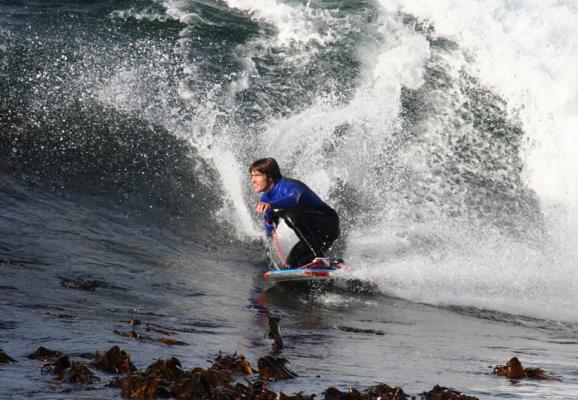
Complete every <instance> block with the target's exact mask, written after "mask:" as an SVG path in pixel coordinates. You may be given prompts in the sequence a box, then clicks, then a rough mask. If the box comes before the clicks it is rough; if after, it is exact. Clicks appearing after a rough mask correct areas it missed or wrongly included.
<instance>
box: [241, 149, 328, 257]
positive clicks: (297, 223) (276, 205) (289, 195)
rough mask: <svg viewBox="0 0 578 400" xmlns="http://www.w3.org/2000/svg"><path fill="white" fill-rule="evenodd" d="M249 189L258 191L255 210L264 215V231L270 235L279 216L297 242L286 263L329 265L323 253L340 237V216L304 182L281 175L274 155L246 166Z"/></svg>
mask: <svg viewBox="0 0 578 400" xmlns="http://www.w3.org/2000/svg"><path fill="white" fill-rule="evenodd" d="M249 173H250V174H251V188H252V189H253V191H254V192H255V193H261V198H260V200H259V201H258V202H257V203H256V204H255V210H257V211H258V212H259V213H263V214H264V217H263V219H264V227H265V233H266V235H267V236H268V237H272V236H273V234H274V232H275V230H276V228H277V225H278V224H279V220H280V218H282V219H283V220H284V221H285V223H286V224H287V225H288V226H289V227H290V228H291V229H293V231H294V232H295V234H296V235H297V237H298V238H299V241H298V242H297V244H295V246H293V249H291V252H290V253H289V256H288V257H287V266H288V267H290V268H298V267H301V266H303V265H305V264H308V263H311V262H313V261H319V262H322V263H323V264H325V265H329V262H328V261H327V259H326V255H325V254H326V252H327V250H329V248H330V247H331V245H332V244H333V242H334V241H335V240H336V239H337V238H338V237H339V216H338V215H337V213H336V212H335V210H334V209H333V208H331V207H330V206H328V205H327V204H326V203H325V202H324V201H323V200H321V199H320V198H319V196H317V195H316V194H315V193H314V192H313V191H312V190H311V189H310V188H309V187H308V186H307V185H305V184H304V183H303V182H301V181H298V180H296V179H291V178H286V177H284V176H282V175H281V170H280V169H279V165H278V164H277V161H275V159H274V158H271V157H267V158H262V159H259V160H257V161H255V162H254V163H253V164H251V166H250V167H249Z"/></svg>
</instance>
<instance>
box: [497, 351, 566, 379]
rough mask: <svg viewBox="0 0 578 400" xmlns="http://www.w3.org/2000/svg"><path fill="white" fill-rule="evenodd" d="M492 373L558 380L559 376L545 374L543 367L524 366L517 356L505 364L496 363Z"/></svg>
mask: <svg viewBox="0 0 578 400" xmlns="http://www.w3.org/2000/svg"><path fill="white" fill-rule="evenodd" d="M493 373H494V374H496V375H499V376H505V377H508V378H511V379H522V378H528V379H538V380H549V381H559V380H560V378H558V377H555V376H551V375H547V374H546V373H545V372H544V370H543V369H540V368H524V367H523V366H522V363H521V362H520V360H518V357H512V358H511V359H510V360H509V361H508V362H507V363H506V365H496V366H495V367H494V370H493Z"/></svg>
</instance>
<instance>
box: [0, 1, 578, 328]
mask: <svg viewBox="0 0 578 400" xmlns="http://www.w3.org/2000/svg"><path fill="white" fill-rule="evenodd" d="M458 3H459V4H458ZM123 4H124V3H123ZM2 7H3V8H4V9H5V10H6V11H7V12H6V13H5V15H6V16H5V17H3V24H2V26H3V27H2V28H0V38H1V39H2V40H1V43H3V44H1V45H0V52H1V55H2V62H1V63H0V76H1V77H2V79H1V80H0V85H2V86H1V87H0V127H1V129H2V137H1V138H0V152H1V154H0V156H1V159H2V161H0V163H1V164H0V167H1V169H2V171H4V172H5V173H7V174H12V175H19V176H23V177H24V178H25V179H26V180H28V181H31V182H35V183H36V184H42V185H48V186H49V187H50V188H52V190H63V191H72V190H77V191H78V190H79V191H82V192H90V193H97V194H99V195H102V194H103V193H104V194H107V195H113V196H116V197H117V200H118V201H120V202H126V201H127V199H130V201H131V202H132V203H131V204H135V203H136V204H137V205H138V206H139V207H144V208H146V207H150V206H153V205H154V207H159V208H161V209H163V210H166V211H167V212H168V213H169V214H174V215H183V214H186V215H188V216H189V218H192V219H193V220H195V221H204V222H206V223H211V224H214V226H218V227H226V229H224V230H226V231H228V232H234V236H236V239H238V240H242V241H243V240H250V239H252V238H255V237H256V236H257V235H259V229H258V221H257V219H256V216H255V215H253V213H252V211H251V204H252V203H253V201H254V195H253V194H252V193H250V192H249V190H248V179H247V173H246V172H247V171H246V168H247V166H248V165H249V163H250V162H251V161H253V160H254V159H256V158H260V157H262V156H266V155H271V156H273V157H275V158H277V159H278V161H279V162H280V164H281V166H282V169H283V172H284V173H285V174H286V175H288V176H292V177H295V178H299V179H301V180H303V181H305V182H307V183H308V184H309V185H310V186H311V187H313V188H314V189H315V190H316V191H317V192H318V193H319V194H320V195H321V196H322V197H324V198H325V199H327V201H328V203H330V204H332V205H334V206H335V207H336V209H337V210H338V212H339V213H340V214H341V216H342V219H343V225H344V226H345V232H344V233H345V235H344V237H345V242H344V248H345V257H346V258H347V259H348V260H349V261H350V262H351V264H353V265H356V266H359V267H360V271H359V274H360V275H363V276H365V277H369V278H371V279H373V280H376V281H377V282H378V283H379V284H380V286H381V287H382V288H383V289H382V290H383V291H384V292H385V293H386V294H388V295H394V296H398V297H402V298H405V299H409V300H412V301H417V302H423V303H430V304H435V305H451V306H459V307H477V308H481V309H490V310H494V311H498V312H505V313H514V314H522V315H526V316H531V317H537V318H543V319H554V320H558V321H572V322H578V308H577V306H576V304H574V303H575V302H573V301H572V300H573V299H575V298H576V297H577V296H578V273H577V272H576V269H575V268H574V265H575V262H574V260H575V259H576V256H577V255H578V254H577V253H576V252H577V250H575V249H576V248H578V247H577V246H576V245H577V244H578V243H576V241H577V240H578V239H576V238H578V234H577V233H578V232H577V231H576V226H577V224H576V222H578V210H577V208H576V204H578V202H577V200H578V188H577V186H576V185H575V182H576V181H577V179H576V178H577V176H576V174H577V171H578V168H576V165H575V164H576V162H577V161H576V157H575V155H576V154H578V147H577V146H578V141H577V140H576V138H575V135H574V134H573V132H572V129H573V127H574V126H575V120H576V118H577V115H578V114H577V113H576V111H575V110H576V107H575V101H576V100H575V90H574V87H575V85H574V83H575V76H576V74H575V71H574V69H573V67H572V66H573V65H576V62H575V61H576V60H574V58H576V57H578V51H577V50H576V49H577V47H576V40H577V39H575V38H577V37H578V35H576V32H575V30H576V29H578V28H576V25H575V23H573V22H572V21H575V18H574V17H575V16H576V14H578V10H576V8H575V7H574V6H572V5H571V4H565V3H560V2H554V1H551V2H542V3H540V4H534V3H531V4H526V5H522V4H518V3H516V2H514V3H513V2H509V1H498V0H495V1H490V2H479V1H474V0H468V1H462V2H454V1H449V0H448V1H442V2H436V4H435V6H434V5H428V4H425V3H424V2H420V1H403V2H401V1H400V2H396V1H387V2H386V1H380V2H354V4H353V3H351V2H346V1H332V2H326V1H314V0H311V1H306V2H300V1H299V2H296V1H286V2H282V1H278V0H270V1H262V0H246V1H237V0H224V1H220V2H212V1H193V0H189V1H185V0H160V1H154V2H150V3H147V2H145V3H136V2H135V3H132V2H127V3H126V4H124V5H123V6H122V7H120V6H119V5H118V4H117V3H115V2H100V3H99V4H98V5H96V4H88V3H87V4H85V3H78V4H76V5H70V4H53V5H51V6H46V9H44V10H43V12H38V13H34V12H31V11H24V9H22V8H20V7H19V6H18V5H14V6H2ZM23 13H28V14H27V15H26V19H25V20H26V22H23V21H24V20H23V19H22V14H23ZM214 229H217V228H214ZM219 229H220V228H219Z"/></svg>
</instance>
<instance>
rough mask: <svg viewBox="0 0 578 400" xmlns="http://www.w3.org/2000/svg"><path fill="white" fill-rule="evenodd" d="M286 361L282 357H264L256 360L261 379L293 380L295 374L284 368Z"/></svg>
mask: <svg viewBox="0 0 578 400" xmlns="http://www.w3.org/2000/svg"><path fill="white" fill-rule="evenodd" d="M287 363H288V361H287V359H285V358H283V357H275V356H271V355H269V356H265V357H261V358H259V360H257V367H258V368H259V376H260V377H261V379H265V380H268V381H276V380H279V379H293V378H296V377H297V374H296V373H295V372H293V371H291V370H290V369H289V368H287V367H286V366H285V364H287Z"/></svg>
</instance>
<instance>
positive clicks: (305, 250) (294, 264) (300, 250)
mask: <svg viewBox="0 0 578 400" xmlns="http://www.w3.org/2000/svg"><path fill="white" fill-rule="evenodd" d="M314 258H315V254H313V251H312V250H311V249H310V248H309V245H307V243H305V242H304V241H303V240H299V242H297V244H295V246H293V248H292V249H291V251H290V252H289V255H288V256H287V265H288V266H289V267H291V268H299V267H302V266H303V265H305V264H308V263H310V262H311V261H312V260H313V259H314Z"/></svg>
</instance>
